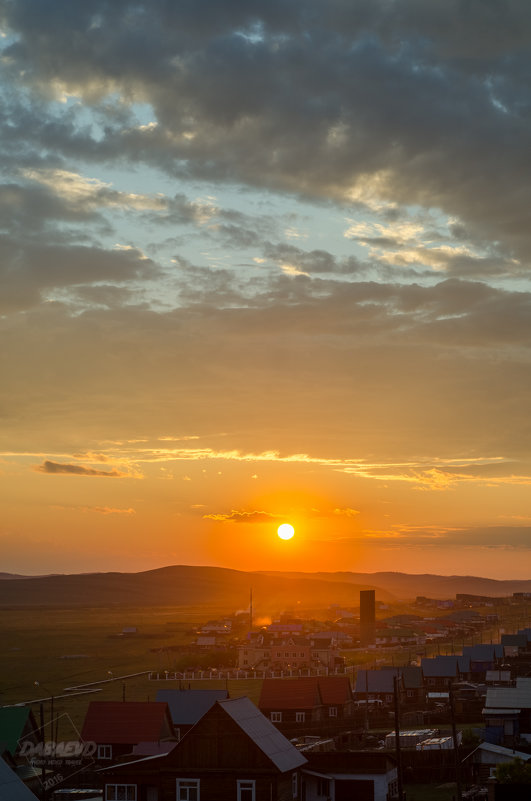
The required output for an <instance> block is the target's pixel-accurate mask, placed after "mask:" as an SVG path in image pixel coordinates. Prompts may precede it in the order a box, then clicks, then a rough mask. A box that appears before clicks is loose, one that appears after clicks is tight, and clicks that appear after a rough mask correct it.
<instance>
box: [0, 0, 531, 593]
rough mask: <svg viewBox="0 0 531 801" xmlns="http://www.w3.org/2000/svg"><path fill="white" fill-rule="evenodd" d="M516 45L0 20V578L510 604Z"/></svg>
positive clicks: (344, 11)
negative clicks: (284, 581)
mask: <svg viewBox="0 0 531 801" xmlns="http://www.w3.org/2000/svg"><path fill="white" fill-rule="evenodd" d="M530 44H531V6H530V5H529V3H528V2H525V0H521V1H519V0H503V1H502V0H462V2H458V1H457V0H430V2H429V3H427V2H425V0H394V1H393V0H348V2H347V1H346V0H327V2H323V1H322V0H268V2H257V1H256V0H232V1H231V0H181V1H180V2H178V3H175V2H170V0H149V2H147V0H136V1H135V2H130V1H129V0H113V2H111V3H109V2H107V1H105V2H103V0H87V2H83V3H72V2H71V0H53V2H52V0H17V2H9V0H0V116H1V128H0V131H1V135H0V170H1V172H2V175H1V181H2V182H1V185H0V225H1V228H0V249H1V252H0V376H1V381H0V421H1V422H0V505H1V509H2V513H1V516H0V570H3V571H8V572H14V573H23V574H42V573H61V572H73V573H81V572H92V571H107V570H124V571H127V572H129V571H141V570H148V569H152V568H156V567H161V566H164V565H171V564H189V565H217V566H221V567H229V568H234V569H238V570H261V569H266V570H302V571H315V570H327V571H337V570H352V571H356V572H360V571H361V572H368V573H371V572H375V571H379V570H394V571H403V572H409V573H438V574H459V575H482V576H488V577H492V578H498V579H501V578H513V579H518V578H520V579H529V578H531V551H530V548H531V536H530V532H531V424H530V411H529V410H530V409H531V371H530V357H531V352H530V349H531V285H530V273H529V267H530V259H531V225H530V219H529V217H530V209H531V181H530V170H531V156H530V141H531V94H530V92H529V82H530V76H531V48H530ZM285 522H288V523H291V524H292V525H293V526H294V529H295V536H294V537H293V539H291V540H289V541H283V540H280V539H279V538H278V537H277V533H276V532H277V527H278V526H279V525H280V524H281V523H285Z"/></svg>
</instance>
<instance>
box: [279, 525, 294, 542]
mask: <svg viewBox="0 0 531 801" xmlns="http://www.w3.org/2000/svg"><path fill="white" fill-rule="evenodd" d="M277 534H278V536H279V537H280V539H281V540H290V539H291V538H292V537H293V535H294V534H295V529H294V528H293V526H292V525H291V524H290V523H282V525H281V526H279V527H278V529H277Z"/></svg>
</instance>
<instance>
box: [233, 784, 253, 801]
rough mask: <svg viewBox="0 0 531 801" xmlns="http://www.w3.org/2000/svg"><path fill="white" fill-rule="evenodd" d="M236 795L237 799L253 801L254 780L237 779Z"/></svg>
mask: <svg viewBox="0 0 531 801" xmlns="http://www.w3.org/2000/svg"><path fill="white" fill-rule="evenodd" d="M237 785H238V795H237V796H236V797H237V801H255V792H254V785H255V782H254V781H248V780H246V779H237Z"/></svg>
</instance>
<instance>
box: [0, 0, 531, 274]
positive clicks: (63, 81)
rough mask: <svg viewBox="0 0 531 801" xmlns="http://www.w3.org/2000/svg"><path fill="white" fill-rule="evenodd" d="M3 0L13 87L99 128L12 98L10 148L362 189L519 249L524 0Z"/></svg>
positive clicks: (182, 171) (264, 181)
mask: <svg viewBox="0 0 531 801" xmlns="http://www.w3.org/2000/svg"><path fill="white" fill-rule="evenodd" d="M0 8H1V15H2V19H3V25H4V28H5V29H6V32H7V33H8V35H9V36H10V37H11V38H10V39H9V40H8V41H7V43H6V45H5V49H4V55H5V62H4V64H5V66H4V71H5V73H6V75H7V77H8V78H10V79H11V81H12V82H13V86H15V87H16V86H18V87H20V88H26V89H28V90H30V91H31V92H32V93H34V94H33V96H34V97H38V96H40V97H41V98H42V99H47V98H48V99H49V98H51V97H53V95H54V92H60V91H62V90H66V91H69V92H71V93H74V94H76V95H79V96H81V97H82V98H83V100H84V102H85V103H87V104H90V105H92V106H93V108H94V109H95V111H96V112H97V113H98V114H99V115H100V119H101V132H100V133H99V134H98V135H97V136H96V135H95V134H94V132H91V129H90V126H88V125H86V124H85V126H83V125H81V123H80V122H79V121H77V120H76V118H75V115H73V114H72V113H71V112H69V113H65V114H63V115H60V116H58V115H57V114H53V115H52V112H51V111H48V112H47V111H46V109H45V108H44V109H43V107H42V106H39V105H37V104H34V105H32V106H30V107H28V105H27V104H23V105H22V104H20V105H18V107H17V106H16V105H15V106H14V107H13V110H12V114H11V116H9V117H7V119H6V120H5V122H6V130H7V134H8V140H10V142H11V146H12V147H17V148H18V149H19V151H20V149H21V148H24V147H26V148H27V152H28V153H30V152H31V151H32V150H33V152H34V157H35V155H36V154H35V149H36V148H38V149H39V150H40V152H41V153H42V152H43V149H44V151H47V152H48V153H49V155H50V156H53V157H55V158H64V157H67V156H73V155H74V154H75V155H77V156H79V157H83V158H86V159H87V160H89V161H94V160H105V159H109V158H120V159H124V160H129V161H131V162H137V163H138V162H141V161H143V162H146V163H151V164H154V165H157V166H158V167H161V168H163V169H165V170H167V171H168V172H171V173H173V174H175V175H182V176H193V177H195V178H201V179H208V180H210V181H219V180H230V181H242V182H246V183H248V184H250V185H253V186H258V187H274V188H277V189H278V188H280V189H284V190H288V191H292V192H294V193H301V194H307V195H309V196H313V197H319V198H330V197H332V198H335V199H337V200H343V201H345V200H347V199H348V198H349V197H350V198H352V197H354V198H357V199H359V200H361V201H363V200H364V195H365V194H366V193H367V188H369V189H370V191H371V192H372V193H377V194H379V195H380V196H381V197H382V198H383V199H387V200H392V201H394V202H396V201H399V202H401V203H408V204H412V203H419V204H421V205H424V206H430V207H438V208H441V209H443V210H444V211H445V212H446V213H448V214H451V215H455V216H457V217H460V218H463V219H464V220H466V222H467V225H468V226H469V228H470V230H471V232H474V233H475V235H481V236H483V237H489V238H491V239H492V240H495V241H496V242H497V243H499V245H501V247H502V248H503V250H504V252H506V253H507V254H511V255H512V254H517V255H518V256H519V257H520V258H527V257H528V255H529V226H528V223H527V208H528V207H529V200H530V194H529V193H530V191H531V190H530V189H529V186H528V181H527V180H526V173H527V170H526V169H525V165H526V164H527V156H526V154H527V143H528V141H529V133H530V131H529V106H530V101H529V92H528V68H529V64H528V55H527V51H528V47H527V45H528V42H529V38H530V35H531V13H530V10H529V7H528V5H527V4H526V3H524V2H516V1H514V2H508V3H502V2H494V3H490V4H485V3H483V2H479V0H478V1H477V2H468V3H463V2H459V1H458V0H454V1H453V2H430V3H429V4H426V3H422V2H419V1H418V0H399V1H398V2H394V3H392V4H389V3H388V2H384V0H380V2H378V0H376V1H372V2H370V3H369V2H358V3H344V2H341V1H340V0H337V1H335V2H334V1H332V2H329V3H326V4H323V3H321V2H317V0H314V2H306V0H304V2H303V0H300V1H299V2H293V3H290V4H289V6H286V4H285V3H284V4H282V3H267V4H264V3H241V2H232V3H223V4H219V3H215V2H199V3H193V4H191V3H179V4H173V5H170V4H168V3H166V2H163V1H162V0H160V2H150V3H145V4H143V3H136V2H135V3H131V2H125V1H124V2H116V3H112V4H108V3H106V2H103V1H102V2H94V3H91V4H90V7H87V8H85V7H78V6H75V7H72V5H71V4H69V3H63V2H57V1H56V0H55V1H54V2H42V0H24V1H23V2H17V3H7V2H4V3H2V4H1V7H0ZM117 96H118V97H120V99H121V100H122V103H121V104H120V103H118V104H116V103H113V102H112V99H113V98H115V97H117ZM132 101H139V102H144V103H148V104H150V105H151V106H152V109H153V117H154V121H155V122H156V123H157V127H155V128H153V127H144V128H139V127H136V126H134V125H133V124H132V123H131V118H130V117H129V115H128V114H127V104H128V103H131V102H132ZM13 103H15V104H16V101H15V100H13ZM120 105H121V106H122V107H123V110H122V111H120V108H119V107H120ZM4 113H5V114H9V112H8V111H6V112H4ZM37 114H38V119H35V116H36V115H37ZM48 114H49V115H50V116H47V115H48ZM30 121H31V122H32V123H33V124H32V125H29V124H28V123H29V122H30Z"/></svg>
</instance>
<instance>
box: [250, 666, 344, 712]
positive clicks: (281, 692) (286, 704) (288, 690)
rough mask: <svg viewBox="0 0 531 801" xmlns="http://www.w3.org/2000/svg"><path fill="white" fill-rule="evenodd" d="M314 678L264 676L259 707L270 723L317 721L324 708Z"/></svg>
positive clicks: (315, 678) (315, 677) (317, 684)
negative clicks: (268, 677) (271, 677)
mask: <svg viewBox="0 0 531 801" xmlns="http://www.w3.org/2000/svg"><path fill="white" fill-rule="evenodd" d="M341 678H343V677H341ZM317 679H318V677H317V676H307V677H304V678H299V679H264V681H263V682H262V689H261V692H260V700H259V701H258V708H259V709H260V711H261V712H262V714H264V715H265V716H266V717H267V718H268V720H270V721H271V722H272V723H277V724H278V723H314V722H316V721H320V720H322V718H323V716H324V709H323V702H322V698H321V693H320V692H319V683H318V681H317ZM347 680H348V679H347Z"/></svg>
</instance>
